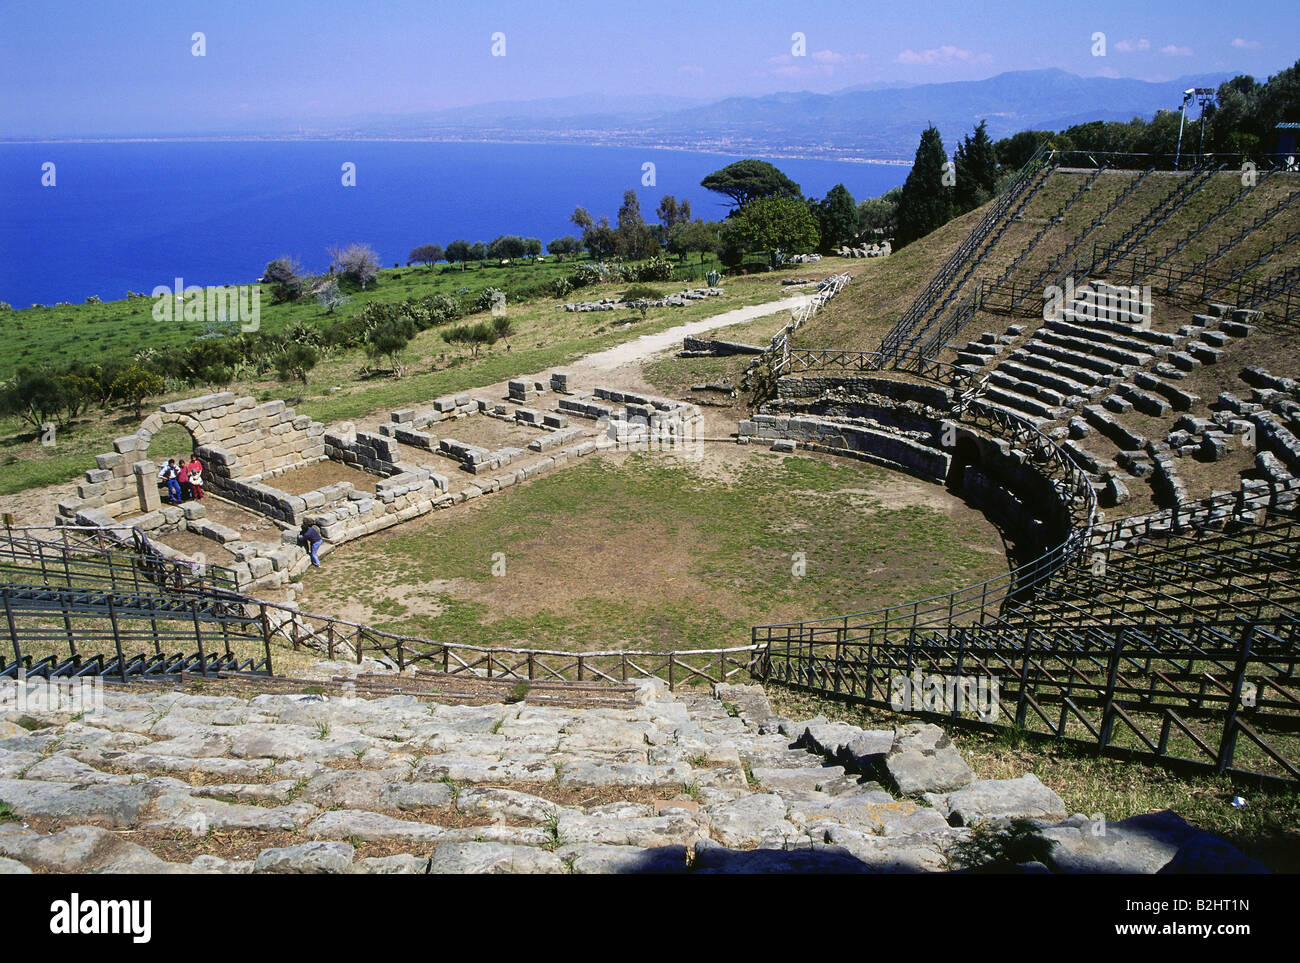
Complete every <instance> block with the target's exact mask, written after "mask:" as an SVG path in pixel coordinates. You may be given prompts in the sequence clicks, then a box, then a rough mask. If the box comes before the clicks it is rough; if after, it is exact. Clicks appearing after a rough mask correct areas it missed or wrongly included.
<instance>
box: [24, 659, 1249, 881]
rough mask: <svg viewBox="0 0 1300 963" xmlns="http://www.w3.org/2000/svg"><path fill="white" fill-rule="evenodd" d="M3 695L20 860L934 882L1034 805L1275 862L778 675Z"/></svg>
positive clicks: (1163, 850)
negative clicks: (672, 688) (793, 695)
mask: <svg viewBox="0 0 1300 963" xmlns="http://www.w3.org/2000/svg"><path fill="white" fill-rule="evenodd" d="M372 668H373V667H362V670H360V671H361V673H362V676H363V678H362V679H361V680H358V681H359V682H361V681H364V682H365V683H367V684H373V683H374V679H373V678H371V677H370V676H369V675H368V674H367V673H370V672H371V671H372ZM337 671H338V666H337V665H336V664H331V665H330V666H328V667H327V668H326V670H325V676H324V677H325V678H330V677H331V673H334V672H337ZM0 685H7V686H8V687H9V689H7V690H0V709H3V710H4V711H0V802H3V804H4V808H3V810H2V811H3V812H4V813H5V817H6V818H5V819H3V820H0V873H6V872H8V873H26V872H77V873H81V872H96V873H128V872H148V873H226V874H229V873H237V874H243V873H418V874H424V873H633V872H637V873H639V872H650V873H682V872H702V873H734V872H856V873H867V872H933V871H943V870H949V869H953V868H959V867H960V856H959V844H960V843H961V841H962V840H964V839H966V838H967V837H968V835H969V833H970V832H971V830H970V828H969V827H971V826H972V825H975V824H979V823H981V822H985V821H989V820H993V821H995V823H996V822H997V821H1005V820H1008V819H1010V818H1027V819H1032V820H1035V821H1036V823H1035V824H1036V825H1037V826H1039V827H1040V832H1041V833H1042V834H1043V835H1044V836H1045V837H1047V838H1051V839H1053V840H1054V841H1055V848H1054V850H1053V856H1052V858H1051V859H1050V860H1049V864H1050V865H1041V864H1033V865H1030V866H1025V867H1022V869H1023V870H1024V871H1029V872H1048V871H1070V872H1087V871H1098V870H1111V871H1114V870H1120V871H1138V872H1153V871H1156V870H1158V869H1161V868H1162V867H1165V866H1167V865H1168V864H1170V863H1171V862H1177V861H1178V860H1183V861H1187V860H1192V861H1193V862H1194V861H1195V859H1197V858H1202V859H1203V858H1205V857H1204V853H1205V851H1206V842H1205V840H1206V839H1208V840H1210V842H1211V843H1212V844H1213V846H1215V847H1218V848H1216V849H1213V852H1214V853H1215V854H1218V855H1216V856H1215V858H1216V859H1217V860H1218V862H1217V863H1216V866H1217V868H1219V869H1221V870H1222V869H1224V868H1257V867H1255V866H1254V864H1250V863H1249V861H1247V860H1246V859H1245V857H1243V856H1241V855H1240V854H1235V855H1234V856H1232V859H1231V860H1227V861H1226V863H1225V857H1223V856H1222V853H1223V852H1224V846H1225V844H1223V843H1222V841H1219V840H1214V839H1213V838H1212V837H1206V836H1205V834H1198V833H1197V832H1196V831H1195V830H1194V829H1192V827H1190V826H1188V825H1187V824H1186V823H1184V822H1182V821H1181V820H1180V819H1178V818H1177V817H1176V816H1173V815H1172V814H1161V815H1159V816H1157V817H1139V818H1138V821H1136V822H1135V821H1134V820H1127V821H1124V822H1120V823H1114V824H1109V825H1106V826H1105V827H1103V829H1104V832H1103V833H1102V835H1103V836H1108V839H1103V840H1102V842H1101V843H1099V842H1098V834H1097V833H1096V832H1094V831H1092V829H1091V827H1093V826H1094V824H1093V822H1091V821H1089V820H1088V819H1087V818H1085V817H1083V816H1076V817H1071V818H1067V812H1066V809H1065V807H1064V805H1063V804H1062V802H1061V800H1060V798H1059V797H1058V796H1057V795H1056V793H1054V792H1053V791H1052V790H1051V789H1049V788H1048V787H1047V786H1045V785H1043V783H1042V782H1040V781H1039V780H1038V779H1037V778H1036V777H1035V776H1034V775H1033V774H1025V775H1022V776H1020V777H1018V778H1016V779H1004V780H982V781H980V780H976V779H975V775H974V773H973V772H972V771H971V769H970V768H969V766H968V765H967V764H966V762H965V760H964V759H963V758H962V757H961V755H960V753H959V752H958V751H957V750H956V748H955V747H954V746H953V745H952V743H951V742H950V741H949V739H948V737H947V736H946V735H945V734H944V732H943V731H942V730H941V729H939V728H938V727H937V726H934V725H929V724H918V723H912V724H906V725H899V726H898V727H896V728H893V729H886V730H862V729H859V728H857V727H854V726H850V725H845V724H843V723H835V722H827V721H826V720H825V719H823V718H821V717H818V718H816V719H813V720H808V721H802V722H792V721H790V720H787V719H782V718H780V717H778V716H776V715H775V714H774V713H773V711H772V708H771V706H770V704H769V702H768V699H767V697H766V695H765V693H764V692H763V690H762V689H761V688H760V687H758V686H732V685H718V686H716V687H715V688H714V690H713V692H712V693H704V692H699V693H684V694H683V693H679V694H677V695H676V696H674V695H673V694H671V693H669V692H667V691H666V689H665V688H664V687H663V686H662V685H661V684H656V683H654V682H647V683H643V684H641V685H640V686H638V687H637V689H636V690H635V696H634V704H633V705H631V706H629V707H624V708H575V707H558V706H554V705H533V704H530V703H529V701H528V700H527V699H525V700H524V701H522V702H517V703H513V704H505V703H502V702H489V703H487V704H482V705H463V704H445V703H440V702H438V701H436V699H435V700H432V701H431V700H429V699H427V698H419V697H417V696H415V695H388V696H384V697H380V698H358V697H349V696H340V695H338V694H337V693H336V692H335V691H334V690H330V692H329V693H328V694H325V693H324V692H323V690H322V689H316V690H315V691H313V689H312V687H311V686H309V685H308V686H303V687H300V688H299V691H283V687H280V688H279V689H277V690H276V691H271V692H265V693H261V694H253V693H245V692H240V693H238V694H233V695H232V694H223V692H222V690H221V688H220V684H219V683H216V684H214V688H213V689H212V690H210V691H195V688H197V687H194V686H192V687H190V688H189V689H186V690H180V691H177V690H167V691H151V690H150V689H148V688H146V687H144V686H136V687H130V688H125V687H124V688H123V689H120V690H118V689H113V690H104V689H102V688H101V689H100V690H99V695H100V696H102V708H100V707H98V705H96V708H95V709H94V710H93V711H90V712H85V713H80V712H78V713H75V714H74V713H71V712H65V711H52V710H51V708H50V707H49V706H48V705H47V707H46V709H45V710H44V711H34V710H31V709H30V707H28V709H27V710H26V711H19V709H16V708H14V706H15V705H16V704H17V703H16V702H15V699H16V697H17V695H18V693H17V692H16V690H14V686H15V685H16V684H15V683H0ZM11 690H12V691H11ZM5 707H8V708H5ZM53 708H54V709H57V708H58V706H57V705H56V706H54V707H53ZM1153 819H1154V820H1155V824H1154V825H1155V826H1156V829H1157V830H1158V831H1153V830H1152V829H1151V825H1149V824H1151V821H1152V820H1153ZM1141 820H1146V821H1147V823H1142V822H1141ZM1198 840H1199V842H1198ZM1102 843H1105V845H1102ZM1197 846H1199V847H1200V848H1199V849H1196V850H1195V851H1194V852H1191V851H1189V850H1188V847H1197ZM1227 851H1228V852H1230V853H1235V851H1232V850H1231V848H1230V847H1227ZM1198 854H1199V856H1198Z"/></svg>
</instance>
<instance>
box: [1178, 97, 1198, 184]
mask: <svg viewBox="0 0 1300 963" xmlns="http://www.w3.org/2000/svg"><path fill="white" fill-rule="evenodd" d="M1195 96H1196V88H1195V87H1188V88H1187V89H1186V90H1184V91H1183V102H1182V103H1181V104H1180V105H1179V106H1178V150H1177V152H1176V153H1175V154H1174V170H1176V171H1178V170H1182V166H1181V162H1182V158H1183V124H1184V122H1186V120H1187V105H1188V104H1189V103H1191V100H1192V98H1193V97H1195Z"/></svg>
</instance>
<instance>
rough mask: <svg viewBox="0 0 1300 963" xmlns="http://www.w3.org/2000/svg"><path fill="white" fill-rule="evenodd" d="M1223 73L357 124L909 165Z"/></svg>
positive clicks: (976, 83)
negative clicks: (981, 136)
mask: <svg viewBox="0 0 1300 963" xmlns="http://www.w3.org/2000/svg"><path fill="white" fill-rule="evenodd" d="M1230 76H1231V75H1229V74H1201V75H1195V76H1188V77H1181V78H1179V79H1177V80H1172V81H1167V82H1164V83H1153V82H1149V81H1144V80H1129V79H1112V78H1107V77H1079V76H1076V75H1075V74H1070V73H1067V72H1065V71H1064V70H1058V69H1049V70H1021V71H1012V72H1009V73H1003V74H998V75H997V76H995V77H990V78H988V79H986V80H973V81H960V82H954V83H942V84H918V85H913V86H882V85H864V86H859V87H851V88H847V89H845V90H841V91H837V92H835V93H830V94H814V93H806V92H804V93H778V94H769V95H765V96H761V97H728V98H725V99H722V100H712V101H710V100H701V101H695V102H693V101H690V100H687V99H684V98H664V97H650V96H644V97H617V98H613V97H611V98H604V97H600V96H585V97H567V98H559V99H551V100H538V101H524V102H517V103H493V104H482V105H478V106H474V107H458V108H455V109H453V110H442V111H437V112H433V113H429V114H423V115H407V116H403V117H388V118H384V119H382V120H379V119H377V118H373V117H372V118H369V119H357V121H356V124H355V126H352V127H350V128H349V129H350V130H351V131H353V132H356V133H360V132H361V131H366V132H368V133H369V134H370V135H372V136H393V137H430V138H435V139H456V140H518V141H547V142H570V143H599V144H617V145H622V146H647V147H651V146H663V147H690V148H692V149H695V150H709V149H715V150H719V151H722V152H727V153H737V152H754V153H763V154H767V155H770V156H782V155H785V156H795V155H799V156H818V157H844V158H856V159H866V158H871V159H877V160H900V161H910V160H911V158H912V155H913V153H914V152H915V150H916V144H917V141H918V139H919V138H920V133H921V131H922V129H923V128H925V127H926V126H927V125H928V124H931V123H933V124H934V125H935V126H936V127H938V128H939V130H940V131H941V133H942V134H943V136H944V142H945V144H946V145H947V146H948V148H949V150H951V149H952V147H953V146H954V145H955V142H956V141H957V140H958V139H959V138H960V137H961V136H963V135H964V134H967V133H969V132H970V130H971V129H972V128H973V127H974V126H975V124H977V123H978V122H979V121H980V120H986V121H987V122H988V130H989V134H990V136H992V137H994V138H995V139H996V138H998V137H1005V136H1007V135H1009V134H1014V133H1016V132H1017V131H1020V130H1024V129H1026V128H1034V129H1051V130H1057V129H1061V128H1064V127H1068V126H1070V125H1072V124H1077V123H1083V122H1086V121H1091V120H1116V121H1127V120H1131V119H1132V118H1134V117H1144V118H1148V119H1149V118H1150V117H1152V116H1153V115H1154V114H1155V112H1156V111H1157V110H1159V109H1161V108H1169V109H1173V108H1177V107H1178V105H1179V104H1180V103H1181V102H1182V92H1183V91H1184V90H1185V89H1187V88H1188V87H1217V86H1218V85H1219V84H1220V83H1222V82H1223V81H1224V80H1227V79H1229V78H1230Z"/></svg>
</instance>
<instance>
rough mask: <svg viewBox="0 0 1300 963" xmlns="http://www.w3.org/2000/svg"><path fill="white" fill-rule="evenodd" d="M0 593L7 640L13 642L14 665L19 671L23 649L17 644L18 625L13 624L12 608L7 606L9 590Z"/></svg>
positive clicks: (20, 670) (20, 669)
mask: <svg viewBox="0 0 1300 963" xmlns="http://www.w3.org/2000/svg"><path fill="white" fill-rule="evenodd" d="M0 595H2V596H3V598H4V603H5V619H6V620H7V621H8V622H9V640H10V641H11V642H13V645H14V665H16V666H18V667H19V668H18V670H17V671H18V672H20V673H21V672H22V664H23V650H22V646H20V645H19V644H18V627H17V626H16V625H15V624H14V613H13V609H12V608H10V606H9V590H8V589H4V590H3V592H0Z"/></svg>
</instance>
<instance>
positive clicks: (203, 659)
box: [190, 602, 208, 679]
mask: <svg viewBox="0 0 1300 963" xmlns="http://www.w3.org/2000/svg"><path fill="white" fill-rule="evenodd" d="M190 615H191V616H192V617H193V619H194V641H195V643H197V645H198V647H199V671H200V672H202V673H203V678H205V679H206V678H207V677H208V656H207V653H206V652H204V651H203V630H202V629H200V628H199V603H198V602H191V603H190Z"/></svg>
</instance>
